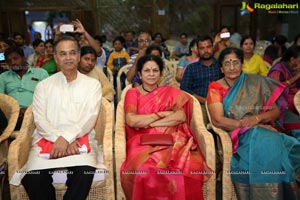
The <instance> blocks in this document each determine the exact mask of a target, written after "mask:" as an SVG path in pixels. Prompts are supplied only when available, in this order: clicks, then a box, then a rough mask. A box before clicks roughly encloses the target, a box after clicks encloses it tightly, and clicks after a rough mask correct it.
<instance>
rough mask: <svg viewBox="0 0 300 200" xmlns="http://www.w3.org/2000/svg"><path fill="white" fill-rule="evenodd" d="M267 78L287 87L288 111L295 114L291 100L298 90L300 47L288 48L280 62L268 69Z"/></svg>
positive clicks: (299, 86) (299, 85) (299, 80)
mask: <svg viewBox="0 0 300 200" xmlns="http://www.w3.org/2000/svg"><path fill="white" fill-rule="evenodd" d="M268 76H269V77H270V78H272V79H275V80H277V81H280V82H283V83H286V84H287V85H288V87H287V92H288V97H287V99H286V101H287V102H288V109H289V110H290V111H292V112H294V113H297V111H296V108H295V105H294V101H293V99H294V96H295V94H296V93H297V92H298V91H299V90H300V47H299V46H292V47H290V48H289V49H288V50H287V51H286V53H285V54H284V55H283V57H282V59H281V61H280V62H279V63H277V64H275V65H274V66H273V67H272V68H271V69H270V71H269V74H268Z"/></svg>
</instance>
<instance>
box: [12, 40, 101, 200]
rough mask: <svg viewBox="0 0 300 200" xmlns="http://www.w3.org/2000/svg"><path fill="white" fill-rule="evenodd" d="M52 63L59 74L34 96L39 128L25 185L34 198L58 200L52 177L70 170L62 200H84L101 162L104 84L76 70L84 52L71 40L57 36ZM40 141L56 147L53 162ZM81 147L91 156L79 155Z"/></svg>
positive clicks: (30, 195)
mask: <svg viewBox="0 0 300 200" xmlns="http://www.w3.org/2000/svg"><path fill="white" fill-rule="evenodd" d="M54 59H55V61H56V63H57V66H58V67H59V68H60V70H61V71H60V72H57V73H56V74H54V75H52V76H51V77H49V78H48V79H46V80H44V81H42V82H41V83H39V84H38V85H37V87H36V90H35V93H34V98H33V103H32V111H33V115H34V121H35V124H36V130H35V131H34V133H33V138H34V139H33V144H32V147H31V151H30V154H29V158H28V161H27V163H26V164H25V166H24V167H23V169H22V170H21V171H29V173H26V174H25V176H24V177H23V179H22V180H21V182H22V184H23V186H24V188H25V190H26V192H27V193H28V196H29V198H30V199H31V200H43V199H55V188H54V186H53V185H52V181H53V180H52V173H53V171H54V170H55V169H57V168H67V169H68V173H67V174H68V175H67V181H66V186H67V191H66V193H65V194H64V200H74V199H76V200H85V199H86V197H87V196H88V193H89V190H90V187H91V184H92V181H93V177H94V174H93V172H95V169H96V168H98V166H100V164H101V163H99V162H98V160H97V157H98V155H97V154H98V153H99V152H100V150H99V149H98V146H97V143H96V141H95V138H94V137H95V131H94V129H93V127H94V126H95V122H96V119H97V116H98V111H99V108H100V101H101V97H102V93H101V85H100V83H99V81H97V80H95V79H92V78H89V77H87V76H86V75H84V74H81V73H80V72H78V71H77V66H78V63H79V60H80V49H79V44H78V42H77V41H76V40H75V39H74V38H73V37H71V36H62V37H59V38H58V40H57V41H56V42H55V44H54ZM40 141H43V142H44V143H45V144H49V143H50V144H52V147H51V148H50V150H49V154H50V159H49V158H45V157H41V156H40V154H39V152H40V151H41V149H42V150H44V151H46V149H45V145H43V144H41V143H40ZM83 144H84V145H86V146H87V152H85V153H80V151H79V147H80V146H82V145H83ZM89 147H90V148H89ZM89 149H90V151H89ZM17 174H18V173H16V174H15V176H16V175H17ZM17 176H19V177H20V176H21V178H22V175H20V174H19V175H17ZM19 179H20V178H19ZM19 179H18V178H15V179H14V177H13V179H12V180H11V184H19V182H18V181H20V180H19Z"/></svg>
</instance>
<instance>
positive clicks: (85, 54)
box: [78, 46, 115, 102]
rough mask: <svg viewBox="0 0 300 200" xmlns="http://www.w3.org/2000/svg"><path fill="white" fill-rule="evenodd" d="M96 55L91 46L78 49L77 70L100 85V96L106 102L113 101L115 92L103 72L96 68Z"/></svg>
mask: <svg viewBox="0 0 300 200" xmlns="http://www.w3.org/2000/svg"><path fill="white" fill-rule="evenodd" d="M96 59H97V53H96V51H95V49H94V48H93V47H91V46H83V47H81V49H80V62H79V65H78V70H79V71H80V72H81V73H83V74H85V75H87V76H89V77H91V78H94V79H97V80H98V81H100V83H101V87H102V95H103V97H104V98H105V99H107V100H108V101H110V102H111V101H113V100H114V95H115V90H114V87H113V85H112V84H111V83H110V82H109V80H108V79H107V77H106V76H105V74H104V73H103V71H101V69H99V68H98V67H96Z"/></svg>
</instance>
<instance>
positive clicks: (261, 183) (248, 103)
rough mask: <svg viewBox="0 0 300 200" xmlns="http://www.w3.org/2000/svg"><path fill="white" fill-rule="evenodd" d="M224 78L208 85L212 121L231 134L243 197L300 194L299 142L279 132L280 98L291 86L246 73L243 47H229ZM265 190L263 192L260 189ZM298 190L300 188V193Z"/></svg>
mask: <svg viewBox="0 0 300 200" xmlns="http://www.w3.org/2000/svg"><path fill="white" fill-rule="evenodd" d="M219 62H220V64H221V65H222V70H223V71H224V78H222V79H220V80H218V81H216V82H212V83H211V84H210V85H209V90H208V96H207V104H208V110H209V113H210V115H211V119H212V123H213V124H214V125H215V126H216V127H218V128H222V129H224V130H226V131H229V132H230V134H231V138H232V142H233V152H234V154H233V156H232V160H231V171H230V173H231V179H232V182H233V184H234V186H235V189H236V192H237V195H238V198H239V199H296V198H299V196H298V197H297V194H296V191H297V190H298V191H299V189H297V188H296V187H297V186H296V184H295V182H296V178H295V177H296V173H298V174H299V172H300V171H299V170H300V154H299V152H300V142H299V141H298V140H299V139H300V138H299V134H298V138H297V139H298V140H297V139H296V138H294V137H291V136H288V135H285V134H283V133H279V132H278V131H277V130H276V129H275V128H273V126H272V125H273V123H274V122H275V121H276V120H277V119H280V113H281V112H280V107H279V106H278V105H280V102H279V101H280V100H281V99H280V98H281V94H282V92H283V91H284V88H285V87H286V86H285V84H282V83H280V82H277V81H275V80H272V79H269V78H267V77H264V76H260V75H250V74H242V73H241V72H242V67H243V52H242V50H240V49H237V48H226V49H224V50H223V51H222V52H221V54H220V57H219ZM261 191H263V192H261ZM298 195H299V194H298Z"/></svg>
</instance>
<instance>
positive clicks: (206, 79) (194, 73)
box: [180, 36, 222, 124]
mask: <svg viewBox="0 0 300 200" xmlns="http://www.w3.org/2000/svg"><path fill="white" fill-rule="evenodd" d="M198 51H199V56H200V59H199V61H198V62H195V63H192V64H189V65H188V66H187V67H186V69H185V71H184V74H183V77H182V80H181V82H180V89H182V90H184V91H186V92H188V93H190V94H191V95H193V96H194V97H196V98H197V99H198V101H199V102H200V104H201V107H202V113H203V118H204V122H205V123H206V124H207V123H208V118H207V115H206V109H205V101H206V95H207V92H208V85H209V84H210V83H211V82H212V81H216V80H219V79H220V78H221V77H222V72H221V69H220V66H219V63H218V62H217V60H216V59H215V58H214V57H213V55H214V50H213V41H212V39H211V37H209V36H202V37H200V38H198Z"/></svg>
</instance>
